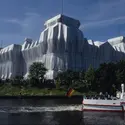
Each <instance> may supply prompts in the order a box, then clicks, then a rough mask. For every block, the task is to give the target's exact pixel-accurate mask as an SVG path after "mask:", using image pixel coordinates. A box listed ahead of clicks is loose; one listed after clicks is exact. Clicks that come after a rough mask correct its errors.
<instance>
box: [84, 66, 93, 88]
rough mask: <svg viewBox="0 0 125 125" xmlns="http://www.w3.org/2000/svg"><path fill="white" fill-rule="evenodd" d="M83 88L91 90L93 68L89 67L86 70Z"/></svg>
mask: <svg viewBox="0 0 125 125" xmlns="http://www.w3.org/2000/svg"><path fill="white" fill-rule="evenodd" d="M84 78H85V82H84V84H85V87H86V89H87V90H92V89H93V84H94V82H95V70H94V68H93V67H92V66H91V65H90V67H89V68H88V70H87V71H86V72H85V76H84Z"/></svg>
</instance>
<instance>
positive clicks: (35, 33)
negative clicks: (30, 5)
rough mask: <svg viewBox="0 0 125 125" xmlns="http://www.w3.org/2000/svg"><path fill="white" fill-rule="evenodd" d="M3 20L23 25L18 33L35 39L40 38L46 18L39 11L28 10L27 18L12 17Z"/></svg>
mask: <svg viewBox="0 0 125 125" xmlns="http://www.w3.org/2000/svg"><path fill="white" fill-rule="evenodd" d="M2 21H4V22H6V23H11V24H13V25H14V24H15V25H19V26H20V27H21V32H19V33H18V34H21V35H22V36H26V37H33V39H38V37H39V35H40V32H41V29H42V26H43V23H44V21H45V19H44V18H43V17H42V16H41V15H40V14H38V13H34V12H26V13H25V18H23V19H21V20H20V19H18V18H10V19H2ZM36 37H37V38H36Z"/></svg>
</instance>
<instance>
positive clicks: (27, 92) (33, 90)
mask: <svg viewBox="0 0 125 125" xmlns="http://www.w3.org/2000/svg"><path fill="white" fill-rule="evenodd" d="M66 92H67V91H66V90H58V89H41V88H37V87H19V86H12V85H9V84H5V85H2V86H0V96H19V95H23V96H44V95H50V96H51V95H62V96H63V95H66ZM73 95H83V93H80V92H77V91H75V92H74V93H73Z"/></svg>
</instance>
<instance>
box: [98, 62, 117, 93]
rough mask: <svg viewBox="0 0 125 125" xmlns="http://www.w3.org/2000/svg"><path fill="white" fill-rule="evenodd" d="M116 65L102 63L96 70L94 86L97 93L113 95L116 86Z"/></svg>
mask: <svg viewBox="0 0 125 125" xmlns="http://www.w3.org/2000/svg"><path fill="white" fill-rule="evenodd" d="M115 71H116V65H115V64H114V63H103V64H101V65H100V67H99V68H98V69H97V70H96V84H97V91H98V92H100V91H101V92H104V93H105V92H108V93H110V94H114V92H113V91H114V89H113V88H114V86H115V85H116V74H115Z"/></svg>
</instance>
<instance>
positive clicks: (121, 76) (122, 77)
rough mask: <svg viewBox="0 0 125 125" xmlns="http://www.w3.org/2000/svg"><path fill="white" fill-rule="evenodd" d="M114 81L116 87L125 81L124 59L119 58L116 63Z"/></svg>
mask: <svg viewBox="0 0 125 125" xmlns="http://www.w3.org/2000/svg"><path fill="white" fill-rule="evenodd" d="M116 80H117V81H116V82H117V88H119V87H121V84H122V83H125V61H124V60H120V61H119V62H117V63H116Z"/></svg>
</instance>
